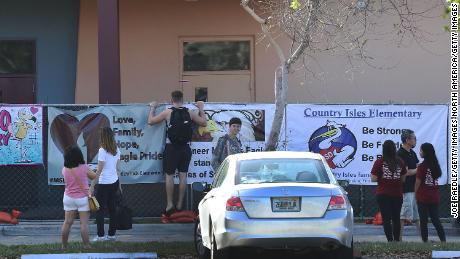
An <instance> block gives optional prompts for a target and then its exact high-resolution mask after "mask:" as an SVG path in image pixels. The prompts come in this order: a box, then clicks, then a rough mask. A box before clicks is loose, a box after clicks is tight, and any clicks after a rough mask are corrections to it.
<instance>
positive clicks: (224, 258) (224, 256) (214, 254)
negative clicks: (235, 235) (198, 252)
mask: <svg viewBox="0 0 460 259" xmlns="http://www.w3.org/2000/svg"><path fill="white" fill-rule="evenodd" d="M228 258H230V249H229V248H227V249H219V250H218V249H217V244H216V236H215V235H214V229H212V226H211V259H228Z"/></svg>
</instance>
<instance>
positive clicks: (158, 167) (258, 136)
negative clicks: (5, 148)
mask: <svg viewBox="0 0 460 259" xmlns="http://www.w3.org/2000/svg"><path fill="white" fill-rule="evenodd" d="M187 107H188V108H190V109H195V110H196V107H195V106H193V105H187ZM165 108H167V106H165V105H163V106H161V107H159V108H158V109H157V114H158V113H159V112H161V111H162V110H164V109H165ZM204 109H205V113H206V118H207V122H208V123H207V126H206V127H196V128H195V129H194V133H193V138H192V144H191V148H192V160H191V163H190V167H189V174H188V182H189V183H192V182H196V181H206V182H212V179H213V175H214V172H213V170H212V168H211V159H212V149H213V147H215V145H216V143H217V140H218V139H219V137H220V136H223V135H225V134H226V133H227V132H228V121H229V120H230V118H232V117H238V118H240V119H241V121H242V127H241V132H240V135H239V136H238V137H239V138H240V140H241V142H242V145H243V149H244V151H245V152H249V151H262V150H263V147H264V143H265V141H266V135H265V133H266V132H268V130H269V129H270V127H271V122H272V120H273V111H274V107H273V105H269V104H247V105H245V104H243V105H239V104H206V105H205V107H204ZM148 111H149V107H148V106H147V105H126V106H111V105H104V106H98V107H95V108H90V109H86V110H83V111H70V110H63V109H57V108H54V107H49V108H48V120H49V129H48V134H49V137H48V180H49V184H51V185H61V184H63V183H64V179H63V177H62V175H61V170H62V167H63V165H64V160H63V152H64V150H65V148H66V147H67V146H69V145H72V144H78V145H79V146H80V148H81V149H82V152H83V155H84V157H85V160H86V161H87V163H90V164H93V166H94V167H95V165H96V164H97V152H98V150H99V147H100V144H99V128H101V127H104V126H109V127H111V128H112V129H113V131H114V133H115V140H116V142H117V146H118V148H119V149H120V152H121V161H122V163H121V165H122V170H121V177H122V179H121V182H122V183H124V184H135V183H155V182H161V181H164V175H163V169H162V161H163V150H164V145H165V130H166V124H165V123H159V124H157V125H154V126H149V125H147V116H148ZM176 181H177V179H176Z"/></svg>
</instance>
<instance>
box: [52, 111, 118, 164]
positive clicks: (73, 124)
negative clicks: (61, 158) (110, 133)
mask: <svg viewBox="0 0 460 259" xmlns="http://www.w3.org/2000/svg"><path fill="white" fill-rule="evenodd" d="M103 127H110V121H109V119H108V118H107V116H105V115H104V114H102V113H91V114H88V115H86V116H85V117H84V118H83V119H82V120H78V118H76V117H74V116H72V115H69V114H60V115H58V116H56V118H54V120H53V121H52V122H51V126H50V132H51V138H52V139H53V142H54V144H55V145H56V147H57V148H58V149H59V151H61V153H62V154H64V151H65V149H66V148H67V147H68V146H70V145H77V140H78V137H79V136H80V134H82V133H83V140H84V142H85V146H86V150H87V153H86V159H87V161H86V162H87V163H89V162H91V161H93V159H94V157H95V156H96V155H97V153H98V151H99V147H100V136H99V129H100V128H103Z"/></svg>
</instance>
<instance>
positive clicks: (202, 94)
mask: <svg viewBox="0 0 460 259" xmlns="http://www.w3.org/2000/svg"><path fill="white" fill-rule="evenodd" d="M198 101H203V102H207V101H208V88H207V87H195V102H198Z"/></svg>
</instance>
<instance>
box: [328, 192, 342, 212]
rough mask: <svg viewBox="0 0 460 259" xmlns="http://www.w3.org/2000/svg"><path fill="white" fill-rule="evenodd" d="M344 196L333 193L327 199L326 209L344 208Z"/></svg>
mask: <svg viewBox="0 0 460 259" xmlns="http://www.w3.org/2000/svg"><path fill="white" fill-rule="evenodd" d="M346 208H347V205H346V204H345V198H343V196H342V195H334V196H332V197H331V200H330V201H329V207H328V210H343V209H346Z"/></svg>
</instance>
